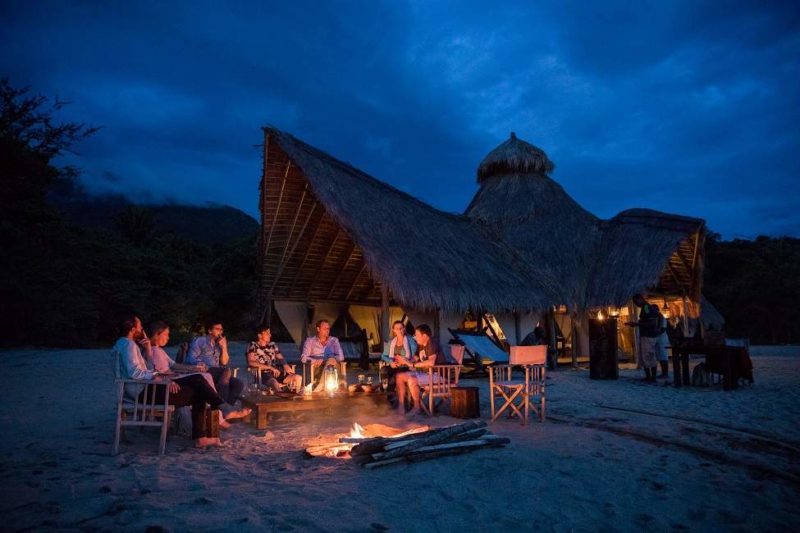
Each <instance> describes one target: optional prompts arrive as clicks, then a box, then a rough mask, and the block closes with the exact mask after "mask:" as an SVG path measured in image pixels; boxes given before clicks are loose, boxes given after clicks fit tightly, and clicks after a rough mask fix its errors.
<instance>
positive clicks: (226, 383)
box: [206, 366, 244, 405]
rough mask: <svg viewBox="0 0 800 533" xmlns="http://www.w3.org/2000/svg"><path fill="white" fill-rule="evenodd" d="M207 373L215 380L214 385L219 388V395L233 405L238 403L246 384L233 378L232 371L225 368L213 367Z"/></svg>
mask: <svg viewBox="0 0 800 533" xmlns="http://www.w3.org/2000/svg"><path fill="white" fill-rule="evenodd" d="M206 372H208V373H209V374H211V377H213V378H214V385H216V386H217V390H218V391H219V395H220V396H222V398H223V399H224V400H225V401H226V402H228V403H229V404H231V405H233V404H234V403H236V400H238V399H239V396H241V394H242V390H243V389H244V383H242V381H241V380H240V379H237V378H235V377H233V372H232V371H231V369H230V368H227V367H224V366H211V367H209V368H208V370H207V371H206Z"/></svg>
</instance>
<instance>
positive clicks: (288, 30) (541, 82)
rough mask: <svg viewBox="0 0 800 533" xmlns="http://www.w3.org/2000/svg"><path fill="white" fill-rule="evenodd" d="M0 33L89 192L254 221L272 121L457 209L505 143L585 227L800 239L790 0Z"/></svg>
mask: <svg viewBox="0 0 800 533" xmlns="http://www.w3.org/2000/svg"><path fill="white" fill-rule="evenodd" d="M221 6H226V7H221ZM231 6H232V7H231ZM533 6H535V7H533ZM0 38H2V43H3V45H2V47H3V51H2V54H0V76H7V77H9V79H10V81H11V83H12V84H13V85H15V86H23V85H29V86H31V87H32V89H33V91H34V92H36V93H41V94H44V95H47V96H55V95H58V96H59V97H60V98H61V99H63V100H67V101H70V102H72V105H70V106H68V108H67V109H66V111H65V112H64V113H63V114H62V115H61V116H62V117H63V118H64V119H69V120H78V121H81V122H87V123H90V124H92V125H98V126H102V127H103V129H102V130H101V131H100V132H99V133H98V134H96V135H95V136H94V137H93V138H92V139H91V140H88V141H86V142H83V143H81V144H80V145H78V146H76V147H75V150H76V152H77V153H76V154H75V155H74V156H70V157H69V158H67V161H66V162H69V163H72V164H77V165H78V166H80V167H81V168H82V169H83V170H84V174H83V176H82V180H83V182H84V184H85V186H86V188H87V189H88V190H89V191H91V192H97V193H106V192H121V193H123V194H125V195H127V196H129V197H131V198H134V199H139V200H143V201H149V202H169V201H177V202H182V203H197V204H204V203H206V202H209V201H211V202H216V203H224V204H229V205H233V206H235V207H238V208H240V209H242V210H244V211H246V212H247V213H249V214H251V215H253V216H255V217H257V216H258V210H257V202H258V191H257V188H258V181H259V178H260V168H261V152H260V150H259V149H258V148H257V147H256V145H258V144H260V143H261V142H262V137H261V130H260V128H261V126H264V125H268V124H269V125H273V126H276V127H278V128H280V129H283V130H286V131H288V132H290V133H292V134H294V135H296V136H297V137H299V138H301V139H303V140H305V141H306V142H309V143H311V144H312V145H315V146H317V147H318V148H321V149H323V150H325V151H327V152H329V153H331V154H332V155H334V156H335V157H337V158H339V159H343V160H345V161H348V162H350V163H352V164H353V165H355V166H356V167H358V168H360V169H362V170H364V171H366V172H368V173H370V174H372V175H373V176H375V177H377V178H378V179H381V180H384V181H386V182H388V183H391V184H392V185H394V186H395V187H398V188H399V189H401V190H404V191H406V192H408V193H410V194H412V195H414V196H417V197H418V198H420V199H422V200H424V201H426V202H428V203H430V204H432V205H434V206H436V207H438V208H440V209H443V210H445V211H451V212H462V211H463V210H464V208H465V207H466V206H467V204H468V203H469V200H470V199H471V198H472V196H473V194H474V193H475V191H476V189H477V184H476V182H475V170H476V168H477V165H478V163H479V162H480V160H481V159H482V158H483V157H484V156H485V155H486V153H488V152H489V151H490V150H491V149H492V148H494V147H495V146H496V145H497V144H499V143H500V142H502V141H504V140H506V139H507V138H508V135H509V132H511V131H514V132H516V133H517V135H518V136H519V137H520V138H522V139H525V140H527V141H529V142H531V143H533V144H535V145H537V146H539V147H540V148H542V149H543V150H545V151H546V152H547V154H548V155H549V157H550V159H552V160H553V161H554V162H555V164H556V170H555V172H554V173H553V175H552V177H553V178H554V179H555V180H556V181H558V182H559V183H560V184H561V185H563V186H564V188H565V189H566V190H567V192H568V193H569V194H570V195H572V196H573V197H574V198H575V199H576V200H577V201H578V202H579V203H581V204H582V205H583V206H584V207H586V208H587V209H588V210H590V211H592V212H593V213H595V214H596V215H598V216H600V217H603V218H608V217H611V216H613V215H614V214H616V213H617V212H619V211H621V210H623V209H627V208H631V207H649V208H653V209H658V210H662V211H667V212H671V213H679V214H687V215H692V216H697V217H701V218H704V219H706V220H707V222H708V226H709V228H710V229H711V230H713V231H717V232H720V233H722V235H723V237H725V238H734V237H745V238H751V237H754V236H756V235H758V234H766V235H773V236H779V235H793V236H800V201H798V198H800V185H798V176H800V155H798V154H800V2H797V1H790V2H777V1H768V2H766V1H756V2H724V1H712V2H697V1H688V2H679V1H664V2H647V1H644V2H620V3H615V2H564V1H555V2H541V3H540V2H518V3H517V2H480V3H472V2H434V1H419V2H400V1H390V2H385V3H382V2H377V1H367V0H364V1H362V2H333V1H324V2H323V1H318V2H304V1H297V0H293V1H290V2H280V3H277V2H254V3H252V4H251V3H245V2H208V3H205V2H121V1H120V2H72V1H70V2H68V1H62V2H43V1H37V2H23V1H8V0H2V1H0ZM380 215H381V214H379V213H376V216H380Z"/></svg>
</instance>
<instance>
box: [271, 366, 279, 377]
mask: <svg viewBox="0 0 800 533" xmlns="http://www.w3.org/2000/svg"><path fill="white" fill-rule="evenodd" d="M269 371H270V372H272V375H273V376H275V377H278V376H279V375H280V373H281V371H280V370H278V369H277V368H275V367H272V366H271V367H269Z"/></svg>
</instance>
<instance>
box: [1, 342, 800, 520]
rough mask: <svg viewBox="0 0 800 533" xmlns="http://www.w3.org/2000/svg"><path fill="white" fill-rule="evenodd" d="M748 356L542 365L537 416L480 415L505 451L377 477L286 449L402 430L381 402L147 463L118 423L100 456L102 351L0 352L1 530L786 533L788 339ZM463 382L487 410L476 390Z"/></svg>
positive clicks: (797, 366)
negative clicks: (736, 377) (741, 367)
mask: <svg viewBox="0 0 800 533" xmlns="http://www.w3.org/2000/svg"><path fill="white" fill-rule="evenodd" d="M237 351H238V352H241V351H242V350H241V345H239V346H238V347H237ZM752 352H753V362H754V366H755V378H756V384H755V385H754V386H752V387H745V388H743V389H739V390H737V391H732V392H723V391H722V390H721V388H719V387H717V388H712V389H692V388H689V389H686V388H684V389H674V388H672V387H664V386H653V385H645V384H642V383H640V382H639V381H638V380H635V379H634V377H635V376H636V373H635V372H634V371H629V370H626V371H622V373H621V378H620V379H619V380H618V381H592V380H589V378H588V371H586V370H579V371H572V370H568V369H564V370H559V371H558V372H552V373H550V380H549V382H548V383H549V388H548V394H549V398H550V403H549V414H550V419H549V420H548V421H547V422H546V423H544V424H540V423H538V422H535V423H533V424H532V425H531V426H528V427H521V426H520V425H519V424H518V423H517V422H515V421H508V420H502V421H498V422H496V423H494V424H491V425H490V428H491V429H492V430H493V431H494V432H495V433H496V434H499V435H505V436H508V437H510V438H511V441H512V442H511V444H510V445H509V446H508V447H507V448H504V449H499V450H487V451H479V452H475V453H472V454H470V455H464V456H458V457H449V458H444V459H439V460H436V461H433V462H426V463H419V464H409V465H399V466H392V467H387V468H383V469H376V470H364V469H361V468H360V467H357V466H355V465H353V464H352V463H350V462H348V461H343V460H335V459H319V458H317V459H307V458H305V457H304V454H303V453H302V451H301V449H302V445H303V442H304V441H305V440H307V439H313V438H315V437H317V436H318V435H319V434H320V433H334V432H344V431H347V429H348V427H349V426H350V425H351V423H352V422H353V421H358V422H360V423H362V424H364V423H370V422H377V421H380V422H384V423H387V424H392V425H400V423H401V422H400V421H399V420H398V419H397V418H396V417H394V416H393V415H389V414H387V413H386V409H384V408H381V409H378V408H374V409H370V410H364V409H363V408H362V410H359V409H349V410H348V411H346V412H341V413H315V414H310V413H304V414H302V415H295V416H294V417H291V416H282V417H281V416H279V417H277V418H274V419H273V420H272V421H271V426H270V429H269V430H268V431H263V430H262V431H258V430H256V429H255V428H254V427H252V426H246V425H244V424H234V426H233V428H231V429H230V430H228V431H226V432H224V433H223V438H224V440H225V442H226V445H225V447H224V448H223V449H221V450H196V449H194V448H192V447H191V441H190V440H189V439H187V438H185V437H179V436H174V435H171V436H170V437H169V439H168V442H167V448H168V449H167V455H166V456H165V457H162V458H159V457H158V456H157V455H156V450H157V441H158V436H157V434H156V431H154V430H150V431H144V432H140V431H138V430H133V431H130V430H129V431H128V432H127V440H128V442H123V444H122V453H121V454H120V455H118V456H116V457H111V456H109V450H110V447H111V439H112V434H113V422H114V390H113V386H112V380H111V378H110V364H109V360H108V350H72V351H56V350H14V351H5V352H0V369H1V370H2V374H1V375H2V376H3V384H4V386H3V388H2V393H1V394H0V398H2V402H0V406H1V407H0V430H2V435H3V437H4V439H3V441H2V442H3V444H2V449H1V450H0V457H2V459H1V460H0V516H2V517H3V521H2V523H1V524H0V530H16V529H33V530H41V529H46V528H57V529H72V530H78V529H80V530H112V529H113V530H119V529H122V530H130V531H142V530H143V529H144V528H145V527H147V526H149V525H160V526H163V527H165V528H168V529H170V530H173V531H182V530H191V529H195V530H215V529H216V530H226V529H237V530H243V531H248V530H268V531H273V530H274V531H288V530H295V531H370V530H372V531H380V530H384V529H386V528H388V529H389V530H394V531H418V530H422V531H431V530H436V531H456V530H468V531H474V530H484V531H495V530H500V529H508V530H538V529H542V530H544V531H573V530H574V531H596V530H599V529H602V530H641V529H648V530H671V529H691V530H699V531H729V530H741V531H745V530H762V531H780V530H785V531H789V530H797V528H798V527H800V496H798V495H799V494H800V460H799V459H798V458H799V457H800V424H798V422H797V415H796V412H797V409H798V405H800V386H799V385H800V373H799V372H798V371H799V370H800V348H798V347H794V348H792V347H789V348H762V347H755V348H753V349H752ZM241 359H242V358H241V357H240V358H239V359H236V360H234V363H235V364H240V365H241V364H243V360H241ZM354 373H355V372H353V374H354ZM464 384H465V385H466V384H470V385H480V386H481V398H482V403H483V415H484V417H486V416H488V412H489V409H488V403H487V386H486V383H485V382H484V381H483V380H481V381H475V382H464ZM620 409H627V410H628V411H624V410H620ZM632 410H635V411H645V412H650V413H653V414H652V415H651V414H644V413H642V412H632ZM668 417H678V419H676V418H668ZM689 419H694V420H689ZM454 422H457V421H456V420H454V419H451V418H449V417H447V416H438V417H434V418H433V419H432V420H431V423H432V424H433V425H437V426H438V425H447V424H451V423H454Z"/></svg>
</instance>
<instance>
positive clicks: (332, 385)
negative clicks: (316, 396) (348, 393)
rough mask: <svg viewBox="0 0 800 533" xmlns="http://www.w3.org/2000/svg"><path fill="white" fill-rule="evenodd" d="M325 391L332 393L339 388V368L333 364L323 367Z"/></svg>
mask: <svg viewBox="0 0 800 533" xmlns="http://www.w3.org/2000/svg"><path fill="white" fill-rule="evenodd" d="M324 379H325V391H326V392H327V393H328V394H331V395H332V394H333V393H335V392H336V390H337V389H338V388H339V370H338V369H337V368H336V367H335V366H334V365H328V366H326V367H325V374H324Z"/></svg>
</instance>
